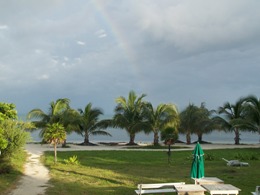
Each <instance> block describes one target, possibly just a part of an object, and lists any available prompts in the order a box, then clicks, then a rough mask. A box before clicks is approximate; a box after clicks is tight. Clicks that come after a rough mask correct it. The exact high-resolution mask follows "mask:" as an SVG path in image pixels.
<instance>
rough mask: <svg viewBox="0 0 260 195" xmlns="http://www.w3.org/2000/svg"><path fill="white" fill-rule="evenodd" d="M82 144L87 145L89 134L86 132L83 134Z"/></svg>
mask: <svg viewBox="0 0 260 195" xmlns="http://www.w3.org/2000/svg"><path fill="white" fill-rule="evenodd" d="M83 144H84V145H89V134H88V133H85V136H84V143H83Z"/></svg>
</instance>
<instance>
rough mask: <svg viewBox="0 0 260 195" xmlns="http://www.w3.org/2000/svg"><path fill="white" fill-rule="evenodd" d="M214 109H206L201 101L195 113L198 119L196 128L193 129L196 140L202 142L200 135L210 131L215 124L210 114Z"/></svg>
mask: <svg viewBox="0 0 260 195" xmlns="http://www.w3.org/2000/svg"><path fill="white" fill-rule="evenodd" d="M213 112H214V110H211V111H210V110H208V109H207V108H206V106H205V103H204V102H203V103H201V106H200V107H199V109H198V111H197V112H196V114H197V115H198V117H197V118H198V121H197V122H196V124H197V129H196V130H195V133H196V134H197V136H198V142H199V143H202V141H203V140H202V136H203V134H205V133H206V134H207V133H210V132H212V131H213V130H214V129H215V128H216V127H217V126H216V124H215V122H214V120H212V117H211V116H212V114H213Z"/></svg>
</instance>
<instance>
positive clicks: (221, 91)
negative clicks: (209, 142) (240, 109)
mask: <svg viewBox="0 0 260 195" xmlns="http://www.w3.org/2000/svg"><path fill="white" fill-rule="evenodd" d="M259 10H260V1H259V0H218V1H216V0H196V1H195V0H160V1H158V0H141V1H140V0H124V1H118V0H44V1H35V0H8V1H4V0H0V45H1V47H0V102H7V103H14V104H15V105H16V109H17V111H18V113H20V114H26V113H28V112H29V111H30V110H32V109H34V108H40V109H42V110H44V111H47V110H48V108H49V104H50V102H51V101H56V100H57V99H59V98H69V99H70V101H71V103H70V105H71V107H73V108H75V109H78V108H82V109H83V108H84V107H85V106H86V105H87V104H88V103H89V102H91V103H92V105H93V107H98V108H101V109H102V110H103V111H104V114H111V113H113V110H114V108H115V106H116V102H115V99H116V98H117V97H119V96H124V97H127V96H128V93H129V92H130V91H131V90H133V91H135V92H136V94H137V95H138V96H140V95H141V94H146V95H147V96H146V97H145V98H144V100H145V101H149V102H151V103H152V104H153V105H154V107H156V106H157V105H158V104H160V103H173V104H175V105H176V106H177V107H178V109H179V111H182V110H183V109H184V108H185V107H186V106H188V104H190V103H193V104H195V105H198V106H199V105H200V104H201V102H205V104H206V107H207V108H209V109H217V108H218V107H219V106H222V105H223V104H224V103H225V102H230V103H235V102H236V101H237V100H238V99H239V98H241V97H245V96H247V95H250V94H253V95H256V96H257V97H260V55H259V54H260V36H259V35H260V24H259V21H260V12H259Z"/></svg>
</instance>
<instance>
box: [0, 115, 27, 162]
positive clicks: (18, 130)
mask: <svg viewBox="0 0 260 195" xmlns="http://www.w3.org/2000/svg"><path fill="white" fill-rule="evenodd" d="M28 126H29V125H28V124H26V123H24V122H18V121H13V120H10V119H8V120H4V121H2V122H1V123H0V129H2V136H3V138H4V139H5V140H7V142H8V143H7V145H6V147H5V148H4V149H2V150H1V155H0V160H5V161H8V159H10V158H11V157H12V156H14V155H15V154H16V153H17V152H19V151H21V150H22V149H23V147H24V145H25V144H26V141H28V140H29V137H30V135H29V133H28V132H26V131H25V129H26V128H27V127H28Z"/></svg>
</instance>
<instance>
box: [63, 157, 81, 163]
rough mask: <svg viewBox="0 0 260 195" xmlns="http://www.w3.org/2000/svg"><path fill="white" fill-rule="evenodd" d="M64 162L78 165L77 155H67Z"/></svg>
mask: <svg viewBox="0 0 260 195" xmlns="http://www.w3.org/2000/svg"><path fill="white" fill-rule="evenodd" d="M64 162H65V163H66V164H69V165H79V164H80V163H79V161H78V157H77V156H76V155H74V156H72V157H69V158H68V159H64Z"/></svg>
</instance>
